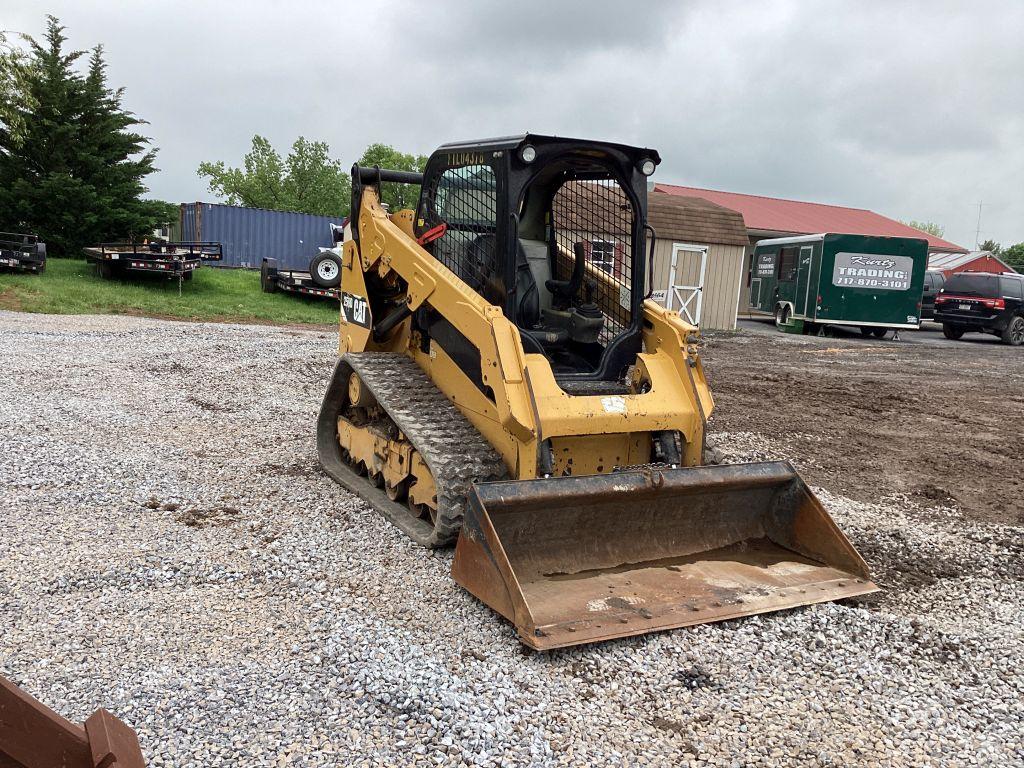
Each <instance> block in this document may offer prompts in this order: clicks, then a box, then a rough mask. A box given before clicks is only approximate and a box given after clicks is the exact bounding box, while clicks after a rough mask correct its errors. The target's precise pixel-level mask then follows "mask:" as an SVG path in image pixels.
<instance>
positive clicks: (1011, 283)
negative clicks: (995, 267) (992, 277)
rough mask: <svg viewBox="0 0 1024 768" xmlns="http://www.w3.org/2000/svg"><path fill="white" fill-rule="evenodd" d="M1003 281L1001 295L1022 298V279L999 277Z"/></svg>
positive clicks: (1023, 297)
mask: <svg viewBox="0 0 1024 768" xmlns="http://www.w3.org/2000/svg"><path fill="white" fill-rule="evenodd" d="M999 279H1000V280H1001V281H1002V283H1003V296H1009V297H1011V298H1014V299H1024V280H1021V279H1019V278H1016V277H1001V278H999Z"/></svg>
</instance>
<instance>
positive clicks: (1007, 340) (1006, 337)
mask: <svg viewBox="0 0 1024 768" xmlns="http://www.w3.org/2000/svg"><path fill="white" fill-rule="evenodd" d="M999 338H1001V339H1002V340H1003V344H1009V345H1010V346H1011V347H1019V346H1020V345H1021V344H1024V317H1020V316H1019V315H1018V316H1017V317H1014V318H1011V319H1010V322H1009V323H1007V325H1006V329H1005V330H1004V331H1003V332H1002V333H1001V334H999Z"/></svg>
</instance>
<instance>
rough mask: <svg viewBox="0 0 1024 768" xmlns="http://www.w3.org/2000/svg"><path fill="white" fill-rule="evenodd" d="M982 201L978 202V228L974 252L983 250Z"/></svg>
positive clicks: (975, 231) (975, 233)
mask: <svg viewBox="0 0 1024 768" xmlns="http://www.w3.org/2000/svg"><path fill="white" fill-rule="evenodd" d="M981 206H982V202H981V200H979V201H978V228H977V229H976V230H974V250H978V249H979V248H981Z"/></svg>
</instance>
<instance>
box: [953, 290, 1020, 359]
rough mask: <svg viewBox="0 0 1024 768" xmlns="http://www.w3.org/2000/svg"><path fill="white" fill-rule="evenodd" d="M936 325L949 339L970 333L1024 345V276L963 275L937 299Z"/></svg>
mask: <svg viewBox="0 0 1024 768" xmlns="http://www.w3.org/2000/svg"><path fill="white" fill-rule="evenodd" d="M935 322H937V323H942V332H943V333H944V334H945V335H946V338H947V339H959V338H960V337H961V336H963V335H964V333H966V332H967V331H979V332H981V333H992V334H995V335H996V336H998V337H1000V338H1001V339H1002V340H1003V343H1005V344H1012V345H1013V346H1015V347H1016V346H1019V345H1021V344H1024V275H1018V274H1016V273H1012V272H1004V273H1003V274H1001V275H994V274H990V273H988V272H960V273H957V274H955V275H953V276H952V277H950V278H949V280H947V281H946V285H945V286H944V287H943V289H942V290H941V291H940V292H939V295H938V296H936V297H935Z"/></svg>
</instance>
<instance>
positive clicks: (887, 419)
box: [703, 332, 1024, 525]
mask: <svg viewBox="0 0 1024 768" xmlns="http://www.w3.org/2000/svg"><path fill="white" fill-rule="evenodd" d="M703 358H704V362H705V370H706V371H707V374H708V379H709V382H710V384H711V388H712V391H713V392H714V395H715V400H716V407H715V414H714V416H713V423H712V427H713V429H715V430H721V431H726V432H753V433H756V434H762V435H764V436H766V437H768V438H770V439H771V440H772V441H773V442H775V443H776V444H778V445H779V446H780V447H781V448H782V450H783V451H784V452H785V453H786V455H788V456H789V457H791V459H792V460H793V462H794V463H795V464H796V465H797V467H798V469H799V470H800V472H801V474H802V475H803V476H804V477H805V478H806V479H807V480H808V482H810V483H811V484H813V485H819V486H823V487H825V488H828V489H830V490H833V491H835V492H838V493H841V494H843V495H845V496H849V497H850V498H853V499H857V500H860V501H868V502H872V501H877V500H879V499H880V498H881V497H883V496H889V495H893V494H906V495H907V496H911V497H913V498H914V499H915V500H917V501H918V502H919V503H921V504H922V506H925V507H927V506H936V505H941V506H955V507H956V508H957V509H959V510H961V511H962V512H963V513H964V514H965V515H967V516H968V517H970V518H972V519H975V520H981V521H987V522H997V523H1004V524H1010V525H1019V524H1021V523H1022V522H1024V471H1022V459H1024V455H1022V450H1021V443H1020V436H1021V434H1024V351H1022V350H1020V349H1015V348H1010V347H1003V346H999V345H989V344H984V345H982V344H963V345H962V346H961V345H957V346H952V347H949V348H946V347H935V346H928V345H923V344H902V345H901V344H898V343H897V344H887V345H884V346H882V345H870V346H869V345H865V344H863V343H862V342H860V341H859V340H837V339H816V338H811V337H800V338H797V339H789V338H785V337H782V335H781V334H779V335H778V336H775V335H773V334H770V333H756V332H751V333H747V334H744V335H738V336H737V335H723V336H712V337H710V338H709V339H708V341H707V346H706V349H705V350H704V353H703Z"/></svg>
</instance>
